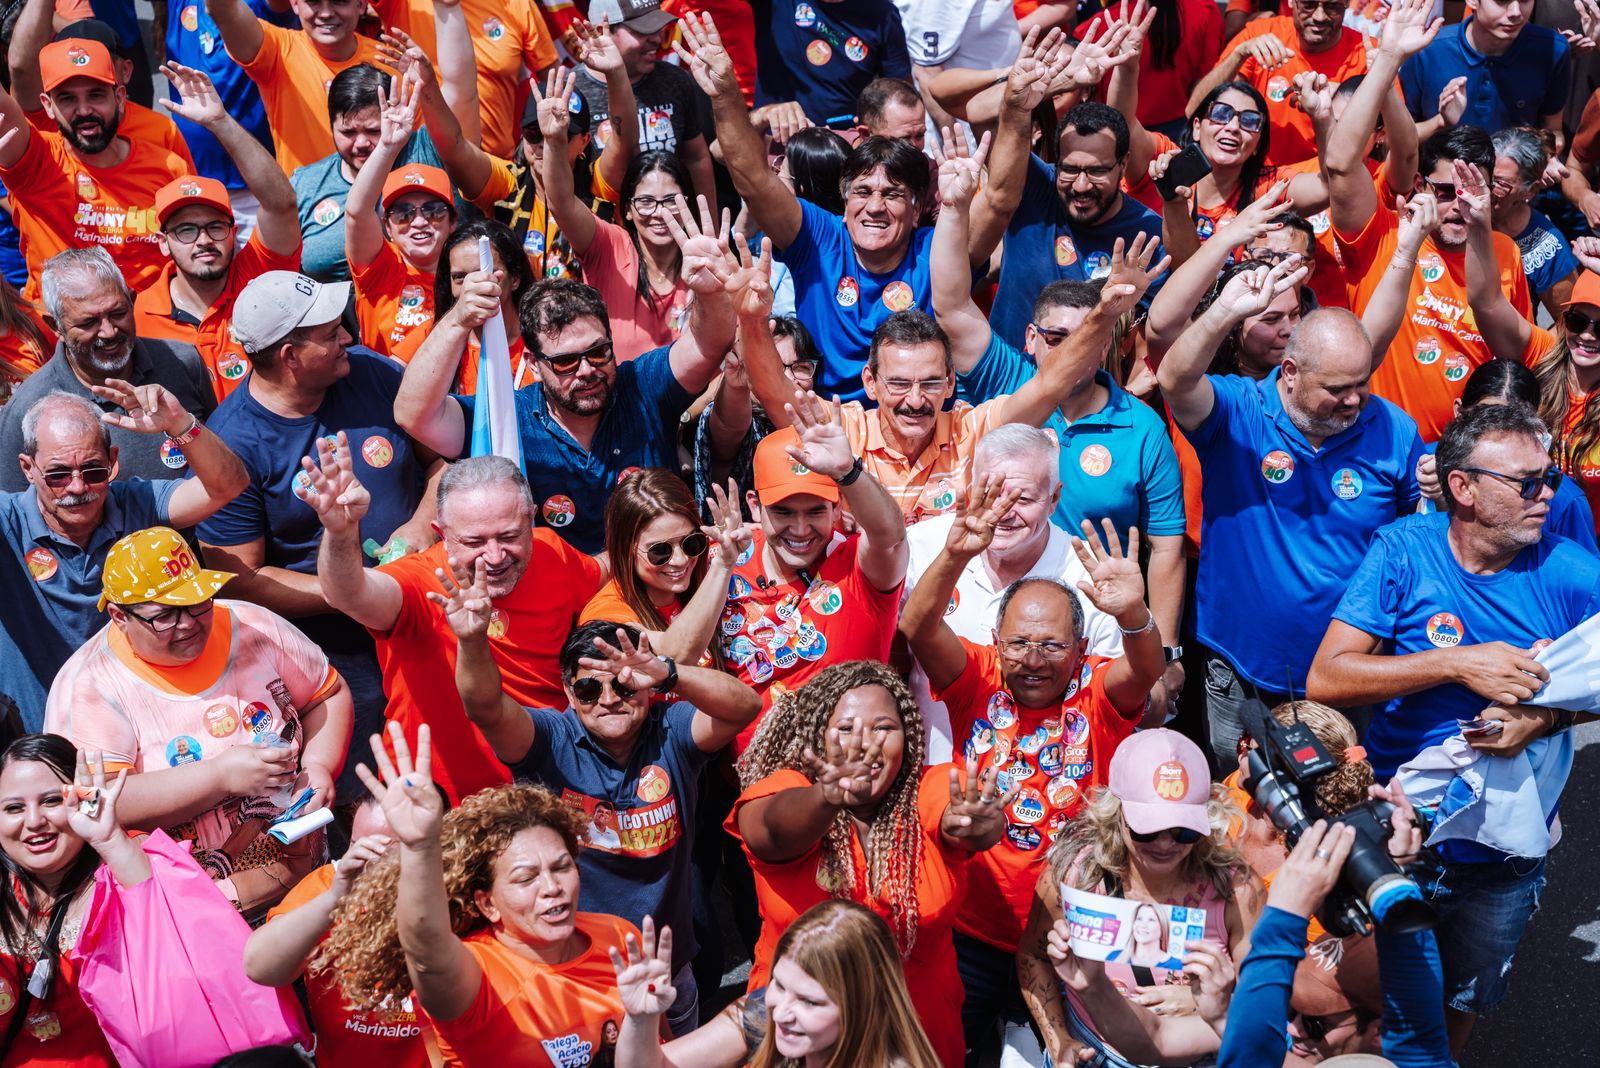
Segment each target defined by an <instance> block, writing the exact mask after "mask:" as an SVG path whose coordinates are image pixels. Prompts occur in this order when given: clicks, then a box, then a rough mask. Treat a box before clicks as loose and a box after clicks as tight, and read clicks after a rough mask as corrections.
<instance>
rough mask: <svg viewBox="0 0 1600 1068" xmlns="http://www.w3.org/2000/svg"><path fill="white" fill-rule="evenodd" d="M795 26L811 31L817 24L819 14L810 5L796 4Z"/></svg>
mask: <svg viewBox="0 0 1600 1068" xmlns="http://www.w3.org/2000/svg"><path fill="white" fill-rule="evenodd" d="M794 24H795V25H796V26H798V27H800V28H801V29H802V30H809V29H810V28H811V27H813V26H815V25H816V24H817V12H816V9H815V8H813V7H812V6H811V5H810V4H796V5H795V6H794Z"/></svg>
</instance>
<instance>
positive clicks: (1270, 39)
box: [1238, 33, 1295, 70]
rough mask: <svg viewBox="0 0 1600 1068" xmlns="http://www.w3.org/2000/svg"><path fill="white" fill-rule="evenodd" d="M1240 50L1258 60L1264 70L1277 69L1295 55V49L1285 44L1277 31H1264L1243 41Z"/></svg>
mask: <svg viewBox="0 0 1600 1068" xmlns="http://www.w3.org/2000/svg"><path fill="white" fill-rule="evenodd" d="M1238 50H1239V51H1240V52H1243V53H1244V54H1245V55H1246V56H1247V57H1249V58H1250V59H1253V60H1255V61H1256V63H1257V64H1259V65H1260V67H1261V69H1262V70H1277V69H1278V68H1279V67H1281V66H1283V65H1284V64H1285V63H1287V62H1289V60H1290V59H1292V58H1293V57H1294V54H1295V52H1294V49H1292V48H1290V47H1289V46H1288V45H1286V44H1284V43H1283V41H1282V40H1280V39H1279V37H1278V35H1277V34H1275V33H1264V34H1262V35H1261V36H1259V37H1252V38H1250V39H1249V40H1247V41H1244V42H1242V43H1241V44H1240V45H1239V46H1238Z"/></svg>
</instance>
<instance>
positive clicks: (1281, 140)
mask: <svg viewBox="0 0 1600 1068" xmlns="http://www.w3.org/2000/svg"><path fill="white" fill-rule="evenodd" d="M1268 33H1270V34H1274V35H1276V36H1277V38H1278V40H1280V41H1282V42H1283V43H1284V45H1285V46H1287V47H1288V48H1289V50H1290V53H1291V54H1290V56H1289V61H1288V62H1287V63H1285V64H1283V66H1281V67H1277V68H1275V69H1273V70H1265V69H1263V68H1262V66H1261V64H1259V63H1257V62H1256V61H1255V58H1254V57H1251V58H1249V59H1246V60H1245V61H1244V63H1243V64H1242V65H1241V66H1240V67H1239V73H1238V75H1237V77H1238V80H1239V81H1241V82H1249V83H1250V84H1251V85H1253V86H1255V87H1256V91H1257V92H1259V93H1260V94H1261V95H1262V96H1264V97H1266V98H1267V125H1268V127H1269V128H1270V130H1271V131H1272V136H1271V140H1270V142H1269V143H1268V145H1267V165H1268V166H1273V167H1281V166H1284V165H1285V164H1289V163H1299V162H1301V161H1302V160H1307V159H1311V158H1312V157H1314V156H1315V155H1316V154H1317V136H1316V134H1315V132H1313V130H1312V128H1311V118H1310V116H1308V115H1307V114H1306V113H1305V112H1304V111H1301V110H1300V108H1298V107H1297V106H1295V104H1294V102H1293V101H1292V100H1291V99H1290V93H1291V92H1292V91H1293V89H1294V79H1295V75H1297V74H1303V73H1306V72H1308V71H1309V72H1311V73H1314V74H1325V75H1327V77H1328V80H1329V81H1330V82H1335V83H1337V82H1342V81H1344V80H1345V79H1346V78H1351V77H1354V76H1355V75H1357V74H1365V73H1366V71H1367V49H1366V44H1365V42H1364V41H1363V39H1362V37H1361V34H1359V33H1357V32H1356V31H1355V30H1352V29H1348V28H1346V29H1344V30H1341V31H1340V33H1339V40H1338V42H1337V43H1336V44H1334V46H1333V47H1332V48H1330V49H1328V50H1327V51H1326V52H1315V53H1312V52H1307V51H1305V50H1304V49H1303V48H1301V47H1299V36H1298V34H1296V33H1295V29H1294V17H1293V16H1292V15H1278V16H1276V17H1274V18H1269V19H1256V20H1255V21H1253V22H1250V23H1248V24H1246V26H1245V28H1244V29H1242V30H1240V31H1239V36H1237V37H1235V38H1234V39H1233V41H1232V42H1230V43H1229V45H1228V47H1229V48H1230V49H1236V48H1238V47H1239V45H1240V44H1241V43H1243V42H1245V41H1248V40H1251V39H1252V38H1256V37H1260V36H1262V35H1263V34H1268Z"/></svg>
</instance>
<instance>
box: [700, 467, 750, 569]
mask: <svg viewBox="0 0 1600 1068" xmlns="http://www.w3.org/2000/svg"><path fill="white" fill-rule="evenodd" d="M706 508H707V509H709V510H710V512H711V523H710V525H709V526H703V527H701V528H700V529H701V531H702V532H704V534H705V536H706V537H708V538H710V539H711V542H712V544H713V545H715V546H716V547H717V555H716V557H715V559H717V560H720V561H722V564H723V566H724V567H726V568H728V569H729V570H732V569H733V568H734V567H735V566H736V565H737V563H738V560H739V557H741V556H743V555H744V554H745V551H746V550H747V549H749V548H750V546H751V544H752V543H753V542H754V540H755V535H753V534H752V533H751V532H750V528H749V527H747V526H745V523H744V515H743V514H742V513H741V512H740V511H739V484H738V483H736V482H735V481H734V480H733V479H731V478H730V479H728V489H727V492H723V489H722V487H721V486H719V485H717V484H716V483H714V482H713V483H712V484H711V496H709V497H707V498H706Z"/></svg>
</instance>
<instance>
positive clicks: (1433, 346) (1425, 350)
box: [1416, 337, 1443, 367]
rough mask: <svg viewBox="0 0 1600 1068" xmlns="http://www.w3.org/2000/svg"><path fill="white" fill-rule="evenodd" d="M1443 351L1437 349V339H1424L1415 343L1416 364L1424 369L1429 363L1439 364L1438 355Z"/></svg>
mask: <svg viewBox="0 0 1600 1068" xmlns="http://www.w3.org/2000/svg"><path fill="white" fill-rule="evenodd" d="M1442 351H1443V350H1442V349H1441V348H1440V347H1439V339H1438V338H1436V337H1425V338H1421V339H1420V340H1418V341H1417V349H1416V357H1417V362H1418V363H1420V364H1422V366H1424V367H1426V366H1428V365H1429V364H1431V363H1438V362H1439V355H1440V353H1441V352H1442Z"/></svg>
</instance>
